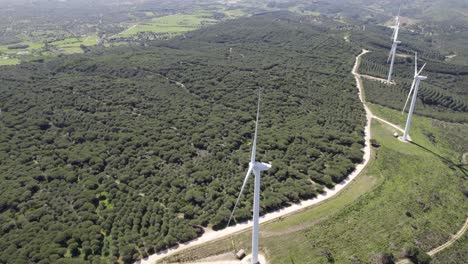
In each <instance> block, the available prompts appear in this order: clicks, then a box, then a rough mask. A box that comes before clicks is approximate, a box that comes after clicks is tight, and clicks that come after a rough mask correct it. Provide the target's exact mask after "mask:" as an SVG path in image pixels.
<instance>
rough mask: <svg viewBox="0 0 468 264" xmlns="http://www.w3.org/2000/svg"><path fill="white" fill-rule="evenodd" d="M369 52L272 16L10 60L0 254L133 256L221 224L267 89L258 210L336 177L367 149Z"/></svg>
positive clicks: (10, 257) (2, 118) (2, 87)
mask: <svg viewBox="0 0 468 264" xmlns="http://www.w3.org/2000/svg"><path fill="white" fill-rule="evenodd" d="M359 52H360V49H359V48H358V47H353V46H351V45H350V44H349V43H346V42H345V41H344V40H343V39H342V37H341V36H339V35H338V36H335V34H334V33H333V32H330V31H326V30H324V29H323V27H315V26H313V25H310V24H308V23H302V22H301V20H300V19H299V18H297V17H295V16H293V15H291V14H289V13H274V14H263V15H257V16H253V17H251V18H248V19H246V18H243V19H240V20H233V21H229V22H225V23H222V24H219V25H216V26H212V27H209V28H206V29H202V30H199V31H195V32H192V33H188V34H186V35H184V36H181V37H179V38H176V39H173V40H170V41H165V42H155V43H153V44H152V45H151V46H149V47H145V48H140V47H126V48H117V49H111V50H106V51H105V53H103V54H101V53H100V52H99V51H95V52H91V53H90V54H87V55H74V56H64V57H61V58H57V59H56V60H54V61H52V62H47V63H40V62H38V63H34V64H21V65H18V66H15V67H5V68H2V71H1V72H0V80H1V82H0V109H1V112H0V122H1V125H0V132H1V133H0V181H1V183H2V184H1V185H0V223H1V229H0V236H1V239H0V252H1V254H0V263H28V262H35V263H51V262H55V263H57V262H58V260H59V259H62V261H64V259H67V258H75V259H76V261H92V262H93V263H97V262H108V261H110V260H112V261H117V260H118V259H120V260H122V261H123V262H126V263H129V262H132V261H133V260H136V259H139V258H141V257H144V256H146V255H147V254H151V253H153V252H155V251H157V250H161V249H164V248H167V247H170V246H173V245H175V244H176V243H177V242H178V241H179V242H183V241H187V240H190V239H193V238H195V237H197V236H198V235H199V234H200V233H201V232H203V229H202V227H206V226H210V227H214V228H222V227H224V226H225V225H226V221H227V218H228V217H229V212H230V210H231V208H232V206H233V204H234V201H235V196H236V195H237V193H238V191H239V189H240V185H241V183H242V178H243V177H244V173H245V170H246V168H247V165H248V156H249V149H250V143H251V138H252V133H253V128H254V115H255V108H256V100H257V97H256V95H257V91H258V89H263V91H262V112H261V119H260V138H259V145H258V151H259V154H258V156H259V159H260V160H262V161H269V162H271V163H272V164H273V169H271V170H270V171H268V173H266V174H265V176H264V177H263V178H262V208H261V210H262V213H265V212H267V211H271V210H274V209H278V208H280V207H284V206H286V205H288V204H290V203H293V202H296V201H299V200H300V199H305V198H310V197H314V196H315V195H317V194H318V193H319V192H321V190H322V189H323V187H324V186H329V187H331V186H333V185H334V184H335V183H338V182H340V181H341V180H343V178H345V177H346V176H347V175H348V174H349V173H350V172H351V171H352V170H353V168H354V166H355V164H356V163H359V162H361V159H362V152H361V148H362V147H363V144H364V142H363V127H364V124H365V118H364V111H363V107H362V105H361V104H360V102H359V99H358V96H357V94H356V88H355V86H354V79H353V78H352V75H351V74H349V71H350V70H351V68H352V65H353V63H354V57H355V55H356V54H357V53H359ZM251 189H252V188H247V190H246V192H245V193H246V195H245V197H246V198H245V199H244V202H243V204H242V205H241V207H240V208H239V210H237V212H236V215H235V217H236V220H237V221H242V220H245V219H247V218H249V217H250V207H251V205H250V202H249V200H250V198H251V197H252V190H251Z"/></svg>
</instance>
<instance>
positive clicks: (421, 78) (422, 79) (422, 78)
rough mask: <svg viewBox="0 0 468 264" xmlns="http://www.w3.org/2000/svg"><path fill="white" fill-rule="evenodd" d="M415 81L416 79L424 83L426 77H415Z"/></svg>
mask: <svg viewBox="0 0 468 264" xmlns="http://www.w3.org/2000/svg"><path fill="white" fill-rule="evenodd" d="M416 79H417V80H420V81H424V80H426V79H427V76H421V75H418V76H416Z"/></svg>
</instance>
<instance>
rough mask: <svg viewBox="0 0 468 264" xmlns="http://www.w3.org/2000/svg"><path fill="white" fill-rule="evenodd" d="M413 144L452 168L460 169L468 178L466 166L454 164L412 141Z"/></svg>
mask: <svg viewBox="0 0 468 264" xmlns="http://www.w3.org/2000/svg"><path fill="white" fill-rule="evenodd" d="M410 143H411V144H413V145H415V146H416V147H418V148H420V149H423V150H425V151H427V152H429V153H431V154H432V155H434V156H436V157H437V158H438V159H440V160H441V161H442V162H444V163H446V164H448V165H449V166H450V167H455V168H458V169H459V170H460V171H461V172H462V173H463V175H464V178H468V170H467V169H466V168H465V167H466V165H463V164H462V163H458V164H457V163H455V162H453V161H452V160H450V159H448V158H446V157H444V156H441V155H440V154H437V153H435V152H434V151H432V150H430V149H428V148H426V147H424V146H422V145H419V144H418V143H416V142H414V141H410Z"/></svg>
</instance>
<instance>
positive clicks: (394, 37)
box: [393, 22, 400, 41]
mask: <svg viewBox="0 0 468 264" xmlns="http://www.w3.org/2000/svg"><path fill="white" fill-rule="evenodd" d="M399 28H400V22H397V24H396V29H395V35H394V36H393V41H397V39H398V30H399Z"/></svg>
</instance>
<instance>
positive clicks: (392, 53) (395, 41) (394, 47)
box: [387, 10, 401, 82]
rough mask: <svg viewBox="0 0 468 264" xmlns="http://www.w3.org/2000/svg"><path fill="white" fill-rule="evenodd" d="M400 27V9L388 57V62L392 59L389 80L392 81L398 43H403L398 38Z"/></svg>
mask: <svg viewBox="0 0 468 264" xmlns="http://www.w3.org/2000/svg"><path fill="white" fill-rule="evenodd" d="M399 28H400V10H398V15H397V16H396V18H395V28H394V29H393V34H392V39H393V43H392V49H391V50H390V53H389V54H388V59H387V63H388V62H389V61H390V59H391V62H390V69H389V71H388V78H387V82H391V81H392V73H393V63H394V62H395V55H396V49H397V46H398V44H400V43H401V41H399V40H397V39H398V30H399Z"/></svg>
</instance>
